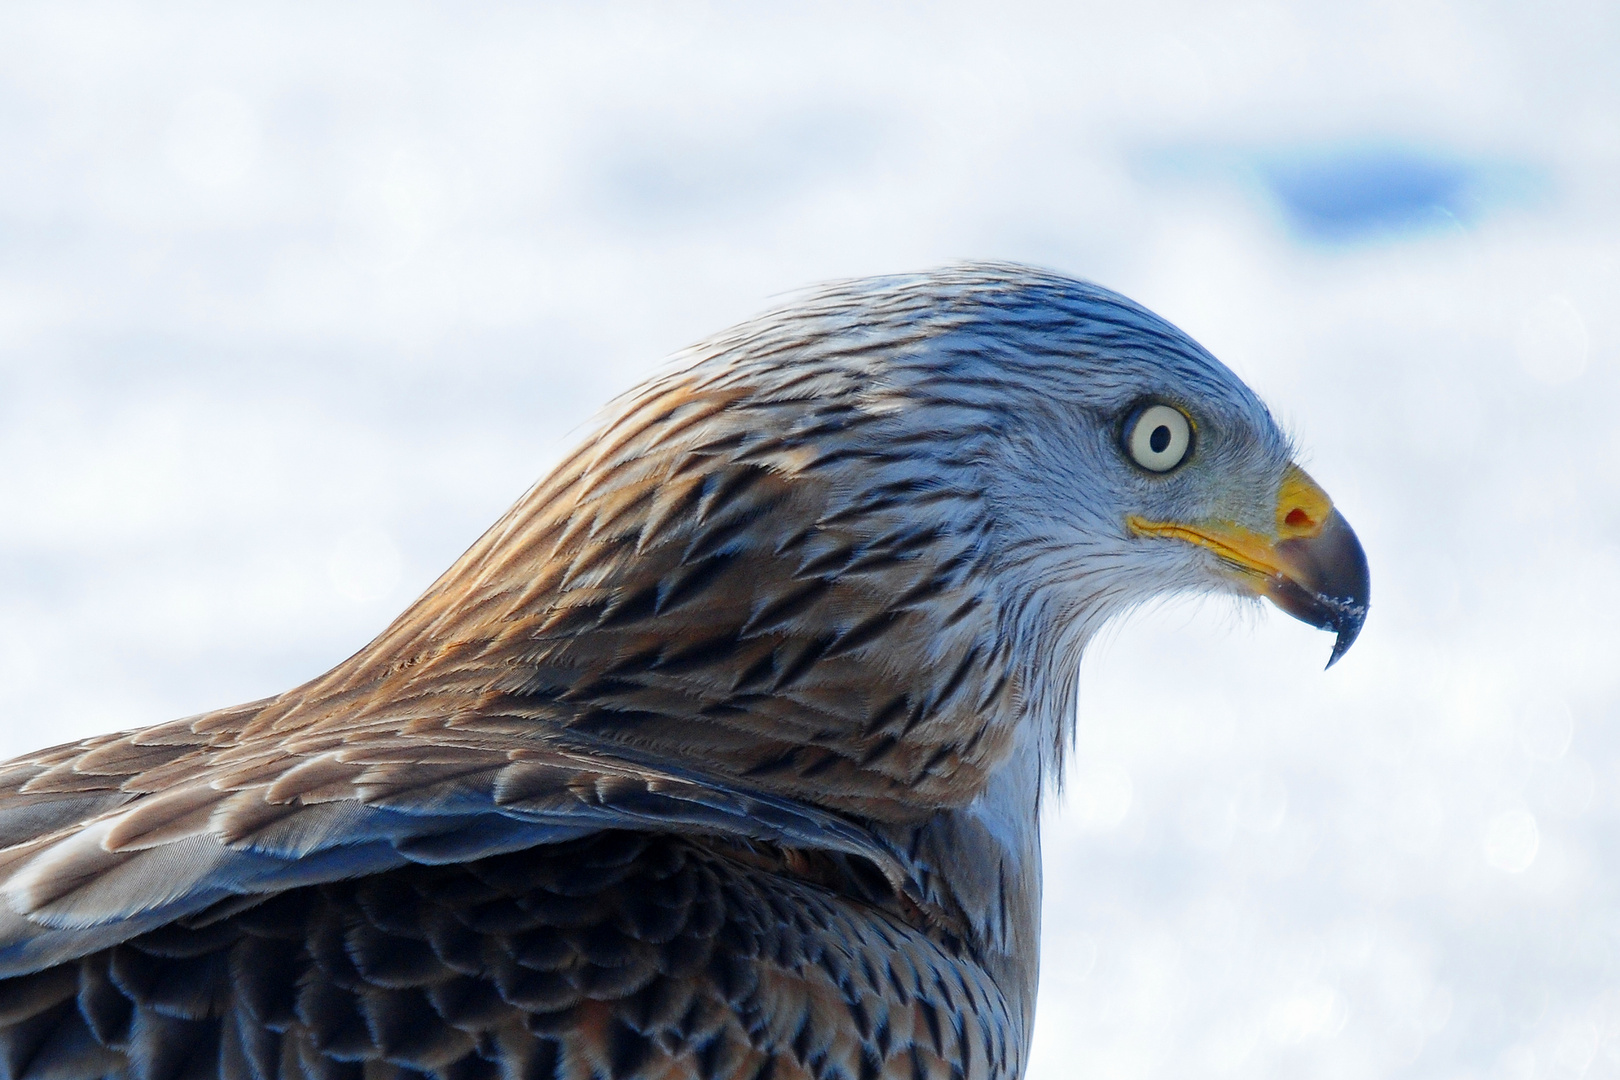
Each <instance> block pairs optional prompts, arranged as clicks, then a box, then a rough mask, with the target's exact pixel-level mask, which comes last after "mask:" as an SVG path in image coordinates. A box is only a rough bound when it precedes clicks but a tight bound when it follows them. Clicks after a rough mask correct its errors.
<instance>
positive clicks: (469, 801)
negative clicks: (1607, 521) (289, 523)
mask: <svg viewBox="0 0 1620 1080" xmlns="http://www.w3.org/2000/svg"><path fill="white" fill-rule="evenodd" d="M686 359H687V361H688V363H686V364H685V365H683V366H681V367H680V368H679V369H678V370H675V371H673V372H672V373H670V374H668V375H665V376H662V377H660V378H657V379H655V380H653V381H651V382H649V383H648V384H647V385H646V386H644V387H643V388H641V389H640V390H638V391H635V392H634V393H632V394H631V395H629V396H628V397H627V398H625V399H624V400H623V401H622V402H621V403H620V404H619V405H618V406H617V407H616V409H615V410H613V412H612V413H611V415H610V416H609V418H608V420H607V421H606V422H605V424H604V425H603V427H602V428H601V430H600V431H599V433H598V434H597V435H596V436H595V437H594V438H592V439H590V440H588V441H587V442H586V443H585V444H583V445H582V446H581V447H580V448H579V449H578V450H577V451H576V452H575V453H574V454H573V455H571V456H570V457H569V458H568V459H567V460H565V461H564V462H563V463H562V464H561V465H559V466H558V467H557V469H556V470H555V471H553V473H552V474H551V475H550V476H549V477H548V478H546V479H545V480H543V481H542V482H541V483H540V484H539V485H537V486H536V487H535V488H534V489H533V490H532V491H530V492H529V494H528V495H527V496H525V497H524V499H523V500H522V501H520V502H519V503H518V505H517V506H516V507H515V508H514V509H513V510H512V511H511V512H510V513H508V514H507V515H506V517H505V518H503V519H502V520H501V521H500V522H499V523H497V524H496V525H495V527H494V528H492V529H491V530H490V531H489V533H487V534H486V535H485V536H484V537H483V539H481V540H480V541H479V542H478V543H477V544H476V545H474V547H473V548H472V549H471V550H470V551H469V552H468V553H467V554H466V555H464V556H463V557H462V558H461V559H460V560H459V561H458V562H457V563H456V564H455V566H453V567H452V568H451V569H450V570H449V571H447V572H446V574H445V575H444V576H443V577H442V578H440V580H439V581H438V582H437V583H435V584H434V586H433V587H432V588H431V589H430V590H429V591H428V592H427V593H426V594H425V595H424V596H423V597H422V598H421V599H420V600H418V601H417V602H416V603H415V604H414V605H412V607H411V608H410V609H409V610H407V611H406V612H405V613H404V614H403V615H401V616H400V617H399V619H398V620H396V621H395V623H394V624H393V625H392V626H390V627H389V628H388V629H387V630H386V631H385V632H384V633H383V634H382V635H381V636H380V637H379V638H378V639H377V640H376V641H374V642H373V643H372V644H371V645H370V646H368V647H367V648H366V649H364V650H363V651H361V652H360V653H359V654H357V655H356V656H354V657H352V658H350V659H349V660H347V661H345V662H344V663H343V664H340V665H339V666H338V667H337V668H335V669H333V670H332V671H331V672H329V673H328V674H326V675H324V676H322V677H320V678H318V679H316V680H314V681H313V682H311V683H308V684H306V685H304V686H301V687H298V688H296V689H294V690H291V691H288V692H287V693H286V694H283V695H280V696H278V697H275V698H271V699H268V700H266V701H261V702H256V703H253V704H251V705H246V706H240V707H237V708H233V709H226V710H222V711H220V712H216V713H209V714H205V715H203V716H199V717H192V718H189V719H186V720H180V721H175V722H173V723H169V724H163V725H159V726H157V727H153V728H147V729H144V730H141V731H136V732H128V733H124V734H120V735H111V736H103V737H99V738H95V739H90V740H87V741H85V742H83V743H79V744H74V745H70V746H64V747H58V748H55V749H52V750H47V751H42V752H40V753H37V754H34V755H29V756H26V757H23V758H19V759H16V760H14V761H12V762H9V763H6V764H5V765H4V766H0V843H3V844H4V845H5V847H4V850H3V851H0V891H3V893H4V901H5V903H4V904H3V905H0V974H4V975H7V976H9V978H6V979H3V980H0V1062H3V1063H4V1067H5V1070H6V1075H8V1076H12V1077H23V1076H28V1077H40V1078H46V1077H50V1078H60V1080H75V1078H81V1077H84V1078H88V1077H98V1076H104V1075H115V1074H116V1075H122V1074H124V1073H126V1072H127V1073H130V1074H132V1075H136V1076H140V1077H142V1078H143V1080H170V1078H181V1077H199V1078H200V1077H213V1076H219V1077H232V1078H237V1077H244V1078H245V1077H257V1078H266V1077H271V1076H311V1077H321V1078H325V1077H333V1078H337V1077H343V1078H345V1080H347V1078H350V1077H352V1078H354V1080H360V1076H361V1072H364V1073H365V1078H366V1080H375V1078H376V1077H380V1076H382V1075H392V1074H394V1073H396V1072H401V1071H405V1072H420V1073H430V1074H433V1075H435V1076H442V1077H445V1078H462V1077H469V1078H470V1077H479V1076H485V1075H489V1076H494V1075H497V1074H499V1075H502V1076H511V1077H525V1078H528V1077H535V1078H542V1077H567V1078H580V1080H584V1078H587V1077H592V1078H594V1077H626V1078H649V1080H650V1078H654V1077H660V1078H669V1080H686V1078H695V1077H742V1078H755V1077H759V1078H766V1077H771V1078H786V1077H801V1076H802V1077H818V1078H819V1077H851V1078H855V1077H860V1078H876V1077H896V1078H898V1077H923V1078H928V1077H935V1076H938V1077H947V1076H960V1077H972V1078H981V1077H982V1078H1014V1077H1017V1076H1018V1075H1019V1074H1020V1073H1021V1071H1022V1068H1023V1061H1024V1056H1025V1050H1026V1047H1027V1044H1028V1039H1029V1025H1030V1019H1031V1016H1032V1013H1033V1005H1034V988H1035V973H1036V968H1035V961H1036V948H1037V943H1038V934H1039V907H1038V905H1039V839H1038V835H1037V828H1036V810H1037V806H1038V801H1039V793H1040V789H1041V786H1042V783H1043V778H1049V777H1051V776H1052V775H1053V773H1054V771H1055V770H1056V768H1057V767H1058V765H1059V764H1060V761H1061V749H1062V745H1063V740H1064V733H1065V731H1066V729H1067V726H1068V724H1069V723H1070V720H1071V717H1072V713H1073V707H1074V682H1075V677H1076V673H1077V669H1078V662H1079V656H1080V652H1081V650H1082V648H1083V646H1084V644H1085V642H1086V641H1087V640H1089V638H1090V637H1091V636H1092V635H1093V634H1094V633H1095V632H1096V630H1097V628H1098V627H1099V626H1100V625H1101V623H1102V622H1103V621H1105V620H1106V619H1108V618H1109V617H1111V616H1112V615H1114V614H1116V613H1118V612H1120V611H1122V610H1124V609H1126V608H1128V607H1130V606H1132V605H1134V604H1136V603H1140V602H1142V601H1143V600H1146V599H1148V598H1151V597H1152V596H1155V595H1158V594H1161V593H1163V592H1166V591H1170V590H1186V589H1203V590H1210V589H1226V590H1228V591H1237V592H1249V593H1263V594H1266V595H1271V596H1273V597H1279V603H1286V604H1287V605H1291V606H1289V608H1288V609H1289V610H1290V611H1291V612H1292V613H1295V614H1298V615H1300V616H1301V617H1302V618H1308V619H1310V620H1311V621H1315V622H1318V623H1320V624H1321V625H1330V626H1332V627H1334V628H1336V629H1338V630H1339V631H1340V633H1341V641H1342V642H1343V644H1346V645H1347V644H1348V641H1349V640H1350V639H1351V638H1353V637H1354V634H1355V631H1356V629H1357V628H1359V625H1360V620H1361V618H1362V615H1363V614H1364V612H1365V599H1366V597H1365V594H1366V586H1365V563H1364V561H1359V562H1358V560H1360V549H1359V547H1356V546H1355V544H1354V536H1353V534H1351V533H1349V531H1348V528H1347V527H1343V523H1342V519H1341V518H1339V517H1338V515H1337V513H1336V512H1334V511H1332V508H1331V504H1329V503H1328V502H1327V500H1326V496H1324V495H1322V494H1321V492H1320V489H1318V488H1316V487H1315V486H1314V485H1313V484H1310V482H1309V479H1308V478H1305V477H1304V474H1303V473H1300V472H1299V471H1298V470H1297V468H1296V467H1294V466H1293V465H1292V464H1291V462H1290V454H1289V449H1288V446H1287V444H1286V442H1285V441H1284V440H1283V439H1282V438H1281V436H1280V435H1279V434H1278V433H1277V431H1276V429H1275V427H1274V425H1273V424H1272V422H1271V420H1270V417H1269V416H1268V414H1267V413H1266V411H1265V409H1264V407H1263V406H1261V405H1260V403H1259V402H1258V401H1257V400H1256V399H1255V398H1254V396H1253V395H1252V394H1250V393H1249V392H1248V391H1247V389H1246V388H1244V387H1243V386H1242V384H1241V383H1239V382H1238V381H1237V380H1236V379H1235V378H1234V377H1233V376H1232V375H1231V374H1230V373H1229V372H1228V371H1227V370H1226V369H1225V368H1223V367H1222V366H1221V365H1220V364H1219V363H1218V362H1216V361H1215V360H1214V359H1213V358H1211V357H1210V356H1209V355H1208V354H1207V353H1205V352H1204V351H1203V350H1202V349H1200V348H1199V347H1198V346H1197V345H1195V344H1194V343H1193V342H1191V341H1190V340H1189V339H1187V338H1186V337H1185V336H1184V335H1182V334H1180V333H1179V332H1178V331H1176V330H1175V329H1174V328H1173V327H1171V326H1169V325H1168V324H1166V323H1164V322H1163V321H1162V320H1160V319H1158V318H1157V317H1155V316H1153V315H1151V314H1150V313H1148V312H1146V311H1143V310H1142V309H1141V308H1138V307H1136V306H1135V305H1132V304H1130V303H1129V302H1128V301H1125V300H1123V299H1122V298H1120V297H1118V296H1116V295H1114V294H1112V293H1108V292H1106V291H1105V290H1102V289H1098V288H1096V287H1094V286H1090V285H1085V284H1082V283H1079V282H1074V281H1070V280H1067V279H1064V278H1060V277H1056V276H1051V275H1046V274H1042V273H1038V272H1035V271H1031V270H1027V269H1023V268H1018V267H1009V266H968V267H961V268H955V269H951V270H946V271H941V272H937V273H934V274H928V275H920V276H916V277H909V278H890V279H875V280H871V281H862V282H853V283H849V284H845V285H840V286H834V287H831V288H828V289H825V290H823V291H821V292H819V293H816V294H814V295H812V296H810V297H809V298H807V299H806V300H805V301H803V302H801V303H800V304H797V305H795V306H792V307H789V308H786V309H783V310H781V311H778V312H774V313H772V314H770V315H767V316H765V317H763V318H761V319H758V320H756V321H754V322H751V323H747V324H744V325H743V326H741V327H738V328H736V329H734V330H732V331H730V332H729V333H727V334H725V335H722V336H720V337H718V338H716V339H714V340H713V341H711V342H708V343H706V344H704V345H702V346H699V347H697V348H696V349H694V350H693V351H692V352H691V354H690V355H689V356H688V357H687V358H686ZM1144 401H1153V402H1161V403H1168V404H1170V405H1172V406H1174V407H1175V408H1177V409H1179V410H1181V411H1182V412H1184V413H1185V414H1186V415H1187V416H1188V418H1189V423H1190V424H1192V425H1193V427H1194V428H1195V429H1196V432H1197V441H1196V451H1195V452H1194V453H1193V454H1192V455H1191V456H1190V457H1189V458H1188V461H1187V463H1186V464H1185V465H1183V466H1180V467H1179V468H1178V469H1177V470H1176V471H1173V472H1168V471H1167V472H1165V473H1164V474H1162V475H1160V474H1155V473H1150V472H1147V471H1144V470H1143V469H1142V468H1139V467H1136V466H1134V465H1133V464H1132V463H1131V462H1130V461H1129V460H1128V459H1127V450H1126V449H1125V448H1124V447H1122V444H1121V435H1120V433H1121V424H1122V423H1127V422H1128V417H1129V416H1130V415H1131V414H1132V410H1133V409H1136V408H1138V407H1139V406H1140V404H1141V403H1142V402H1144ZM1290 500H1291V501H1290ZM1301 515H1303V516H1301ZM1346 537H1348V540H1347V539H1345V538H1346ZM1290 545H1293V546H1292V547H1290ZM1301 553H1305V554H1308V555H1309V558H1306V557H1304V555H1303V554H1301ZM1357 567H1359V570H1358V569H1357ZM1358 575H1359V576H1358Z"/></svg>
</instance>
